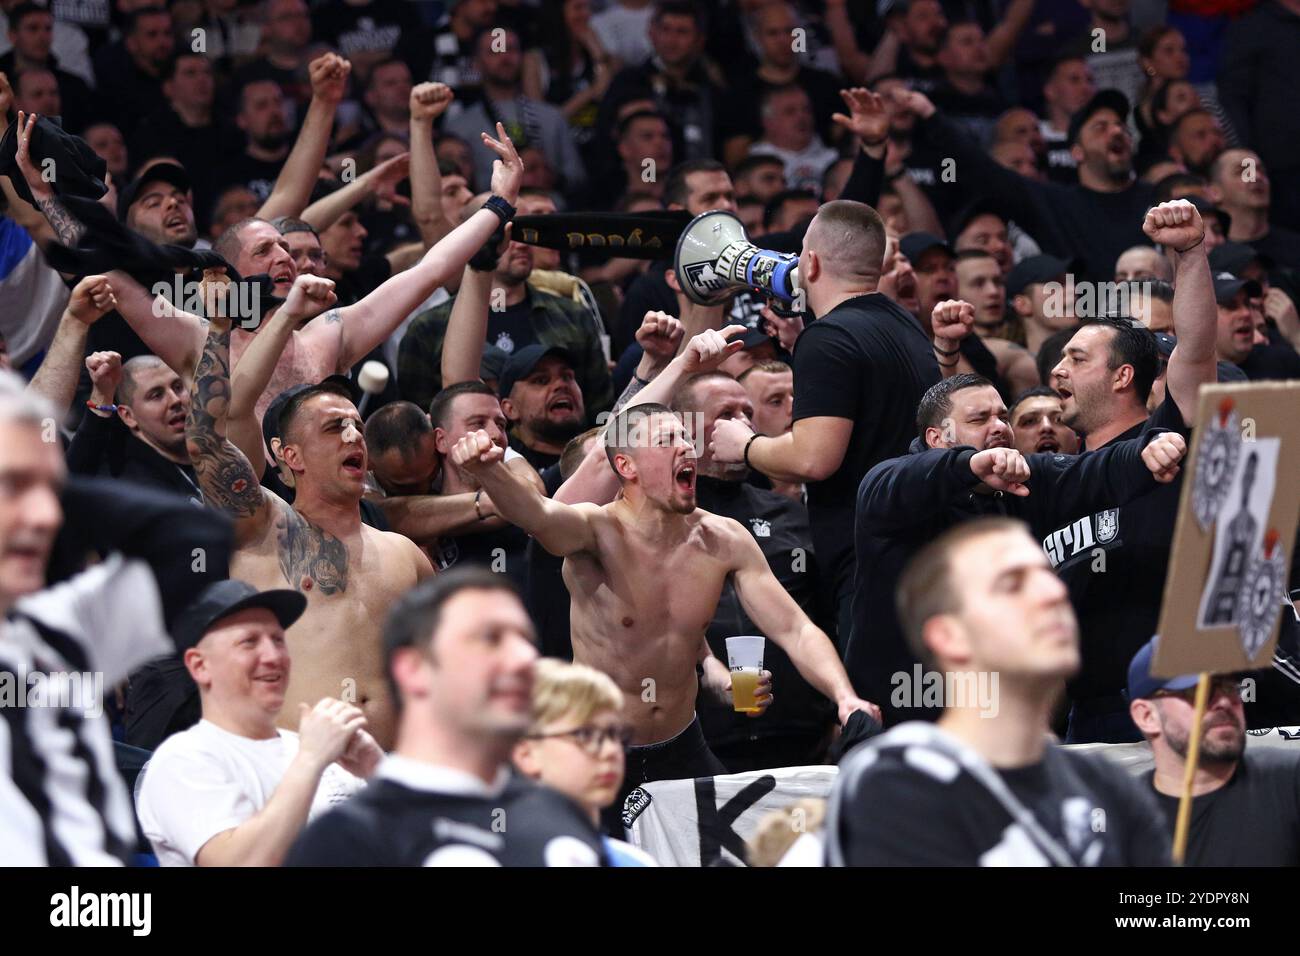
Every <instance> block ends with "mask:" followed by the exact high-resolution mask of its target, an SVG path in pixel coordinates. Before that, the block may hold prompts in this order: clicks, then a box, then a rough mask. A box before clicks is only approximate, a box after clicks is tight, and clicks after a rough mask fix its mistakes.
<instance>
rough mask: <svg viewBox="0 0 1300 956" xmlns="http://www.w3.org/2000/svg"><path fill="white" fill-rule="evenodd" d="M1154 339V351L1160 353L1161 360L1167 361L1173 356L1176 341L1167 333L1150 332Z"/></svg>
mask: <svg viewBox="0 0 1300 956" xmlns="http://www.w3.org/2000/svg"><path fill="white" fill-rule="evenodd" d="M1151 334H1152V335H1154V336H1155V337H1156V351H1157V352H1159V353H1160V357H1161V358H1162V359H1168V358H1169V356H1171V355H1173V354H1174V346H1176V345H1177V344H1178V339H1177V338H1175V337H1174V336H1172V335H1170V334H1169V333H1168V332H1152V333H1151Z"/></svg>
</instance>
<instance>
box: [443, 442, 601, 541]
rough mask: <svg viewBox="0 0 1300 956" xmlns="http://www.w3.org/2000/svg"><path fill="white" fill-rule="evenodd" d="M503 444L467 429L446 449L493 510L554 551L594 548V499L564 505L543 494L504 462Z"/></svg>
mask: <svg viewBox="0 0 1300 956" xmlns="http://www.w3.org/2000/svg"><path fill="white" fill-rule="evenodd" d="M504 457H505V449H504V448H502V447H501V446H500V445H497V444H495V443H494V442H493V441H492V439H491V438H490V437H489V436H488V433H487V432H485V431H483V430H482V429H479V430H478V431H475V432H471V433H470V434H468V435H466V436H465V437H464V438H462V439H461V440H460V441H458V442H456V445H455V447H454V448H452V450H451V460H452V463H453V464H454V465H456V466H457V467H458V468H463V469H465V471H467V472H469V473H470V474H471V475H473V476H474V477H475V478H477V479H478V482H479V485H480V486H481V487H482V488H483V490H484V491H485V492H487V493H488V494H489V495H491V496H492V503H493V504H494V505H495V506H496V510H497V513H498V514H500V515H501V517H503V518H505V520H506V521H509V522H510V523H511V524H513V525H517V526H518V527H520V528H523V529H524V530H525V531H527V532H528V533H529V534H530V535H532V536H533V537H535V538H536V539H537V543H538V544H540V545H541V546H542V547H543V548H545V549H546V550H547V551H549V552H550V553H551V554H553V555H555V556H556V557H565V556H566V555H570V554H577V553H579V552H581V551H593V550H595V547H596V532H595V527H594V524H593V519H594V518H595V516H596V515H598V514H599V513H600V509H599V508H596V507H595V506H594V505H566V504H561V503H560V502H558V501H554V500H552V499H550V498H547V497H545V496H544V495H542V494H541V493H540V492H539V491H538V490H537V489H536V488H535V487H534V486H533V485H531V484H529V483H528V482H527V481H526V480H525V479H523V478H521V477H519V476H518V475H516V474H515V473H514V472H512V471H511V470H510V469H509V468H507V467H506V466H505V462H504V461H503V458H504Z"/></svg>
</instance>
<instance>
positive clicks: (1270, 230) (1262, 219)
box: [1210, 149, 1300, 269]
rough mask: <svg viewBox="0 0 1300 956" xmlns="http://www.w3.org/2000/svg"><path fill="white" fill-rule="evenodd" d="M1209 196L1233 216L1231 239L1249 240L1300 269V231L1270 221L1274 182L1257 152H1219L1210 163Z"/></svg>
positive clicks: (1258, 249)
mask: <svg viewBox="0 0 1300 956" xmlns="http://www.w3.org/2000/svg"><path fill="white" fill-rule="evenodd" d="M1210 196H1211V198H1212V199H1213V200H1214V201H1215V202H1216V203H1217V204H1218V205H1219V206H1220V207H1221V208H1222V209H1224V210H1225V211H1226V212H1227V213H1228V214H1229V215H1231V216H1232V231H1231V232H1230V233H1229V234H1228V238H1229V239H1231V240H1232V241H1233V242H1244V243H1248V244H1249V245H1251V246H1252V247H1254V249H1255V251H1256V252H1258V253H1260V254H1261V255H1264V256H1267V257H1268V258H1270V259H1272V260H1273V261H1274V262H1275V263H1278V264H1279V265H1284V266H1287V267H1289V268H1291V269H1300V232H1296V231H1295V230H1294V229H1288V228H1286V227H1284V226H1280V225H1275V224H1274V223H1272V222H1271V221H1270V220H1271V217H1270V210H1271V208H1272V200H1273V182H1272V180H1271V179H1270V178H1269V175H1268V169H1267V168H1266V167H1265V165H1264V161H1263V160H1262V159H1261V158H1260V156H1259V154H1258V153H1256V152H1254V151H1253V150H1249V149H1227V150H1224V151H1223V152H1222V153H1220V154H1219V156H1218V158H1217V159H1216V160H1215V161H1214V163H1213V165H1211V167H1210Z"/></svg>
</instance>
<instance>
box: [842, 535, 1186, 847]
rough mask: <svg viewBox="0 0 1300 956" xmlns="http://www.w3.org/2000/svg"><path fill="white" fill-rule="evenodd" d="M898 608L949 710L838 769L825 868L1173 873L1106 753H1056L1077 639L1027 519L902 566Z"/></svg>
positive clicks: (1151, 817)
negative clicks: (1101, 822) (1148, 869)
mask: <svg viewBox="0 0 1300 956" xmlns="http://www.w3.org/2000/svg"><path fill="white" fill-rule="evenodd" d="M897 606H898V614H899V617H900V619H901V620H902V622H903V629H904V632H905V633H906V635H907V642H908V646H909V647H910V648H911V651H912V653H913V654H914V655H915V656H916V657H918V658H920V659H922V660H924V661H925V662H926V665H925V666H926V667H927V668H928V669H931V673H935V674H937V675H938V677H939V678H940V680H941V682H942V683H943V684H944V685H946V686H944V693H943V694H942V695H941V697H942V699H943V704H944V709H943V714H942V716H941V717H940V718H939V722H938V725H937V726H935V727H926V726H917V725H905V726H902V727H898V728H896V729H895V730H893V731H891V732H890V733H888V734H886V735H884V736H883V737H880V738H878V739H877V740H876V741H874V742H872V743H869V744H867V745H864V746H862V747H861V748H859V749H858V750H856V751H853V752H851V753H850V755H849V756H848V757H847V758H846V759H845V760H843V761H842V762H841V764H840V773H839V777H838V779H837V780H836V783H835V787H834V789H833V790H832V792H831V798H830V805H829V807H828V808H827V820H826V824H825V829H824V832H825V833H826V844H827V850H828V852H827V861H828V862H829V863H830V865H832V866H891V865H892V866H941V865H942V866H953V865H956V866H999V865H1001V866H1125V865H1128V866H1157V865H1162V864H1167V863H1168V862H1169V841H1168V838H1167V837H1166V836H1165V834H1164V832H1163V831H1162V830H1161V828H1160V815H1159V810H1158V809H1157V807H1156V806H1155V801H1154V800H1153V799H1152V798H1151V796H1150V794H1149V793H1146V792H1144V791H1143V790H1142V788H1140V787H1139V786H1138V785H1137V783H1136V781H1133V780H1132V779H1130V778H1129V776H1128V774H1127V772H1126V771H1125V770H1123V769H1122V768H1120V767H1117V766H1115V765H1114V764H1113V763H1111V762H1110V761H1109V759H1108V758H1106V757H1102V756H1100V755H1097V754H1082V753H1079V752H1077V751H1069V750H1065V749H1063V748H1061V747H1059V746H1057V745H1056V744H1053V743H1051V742H1050V741H1051V736H1050V730H1051V715H1052V711H1053V708H1054V707H1055V705H1056V702H1057V700H1058V699H1059V697H1060V694H1061V689H1062V686H1063V684H1064V682H1065V681H1066V680H1067V679H1069V678H1070V677H1071V676H1072V675H1073V674H1074V673H1076V672H1077V671H1078V669H1079V660H1080V647H1079V636H1078V635H1079V632H1078V625H1077V623H1076V621H1075V617H1074V613H1073V611H1072V610H1071V608H1070V602H1069V595H1068V592H1067V591H1066V589H1065V587H1064V586H1063V585H1062V584H1061V582H1060V581H1059V580H1057V578H1056V576H1055V575H1054V574H1053V573H1052V569H1051V566H1050V565H1049V564H1048V563H1047V559H1046V558H1045V557H1044V556H1043V552H1042V549H1041V548H1040V547H1039V546H1038V542H1037V541H1035V540H1034V539H1033V538H1032V537H1030V535H1028V534H1027V533H1026V532H1025V530H1024V526H1023V525H1022V524H1020V523H1019V522H1016V521H1012V520H1009V519H1006V518H998V519H985V520H983V521H976V522H968V523H965V524H963V525H961V526H959V527H957V528H954V529H952V530H950V531H948V532H947V533H945V534H944V535H942V536H941V537H940V538H938V539H937V540H935V541H934V542H932V543H930V544H929V545H928V546H926V547H925V548H924V549H923V550H922V551H920V552H919V553H918V554H917V555H916V556H915V557H914V558H913V560H912V561H911V562H909V564H908V566H907V568H906V570H905V571H904V572H903V576H902V578H901V580H900V581H899V586H898V596H897ZM992 675H996V677H997V684H996V685H993V684H992ZM904 676H907V677H909V678H910V679H912V680H916V679H918V678H919V677H920V670H919V669H918V670H917V671H916V673H915V674H906V675H904ZM981 683H982V684H983V687H982V689H981ZM921 690H922V689H921V688H915V687H914V688H913V693H914V694H916V695H917V696H919V695H920V693H921ZM1101 818H1104V819H1105V826H1100V827H1099V826H1097V825H1095V824H1096V820H1097V819H1101Z"/></svg>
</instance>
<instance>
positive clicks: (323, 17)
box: [312, 0, 421, 57]
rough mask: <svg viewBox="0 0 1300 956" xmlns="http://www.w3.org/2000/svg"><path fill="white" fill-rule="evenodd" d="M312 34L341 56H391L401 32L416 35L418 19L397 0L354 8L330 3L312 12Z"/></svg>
mask: <svg viewBox="0 0 1300 956" xmlns="http://www.w3.org/2000/svg"><path fill="white" fill-rule="evenodd" d="M312 24H313V29H312V32H313V33H314V34H315V35H316V37H317V38H318V39H325V40H330V41H332V42H333V44H334V45H335V46H336V47H338V50H339V53H341V54H342V55H343V56H345V57H353V56H356V55H357V54H358V53H361V54H367V53H383V54H386V53H391V52H392V51H393V49H394V48H395V47H396V46H397V44H398V41H399V40H401V38H402V33H403V31H405V30H410V31H412V32H416V33H418V32H419V31H420V27H421V24H420V18H419V15H418V14H417V13H416V12H415V8H414V7H413V6H412V5H410V4H406V3H402V2H400V0H371V2H370V3H367V4H365V5H363V6H356V5H353V4H351V3H347V2H345V0H332V2H329V3H325V4H322V5H321V6H319V7H317V8H316V9H315V10H314V11H313V12H312Z"/></svg>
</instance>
